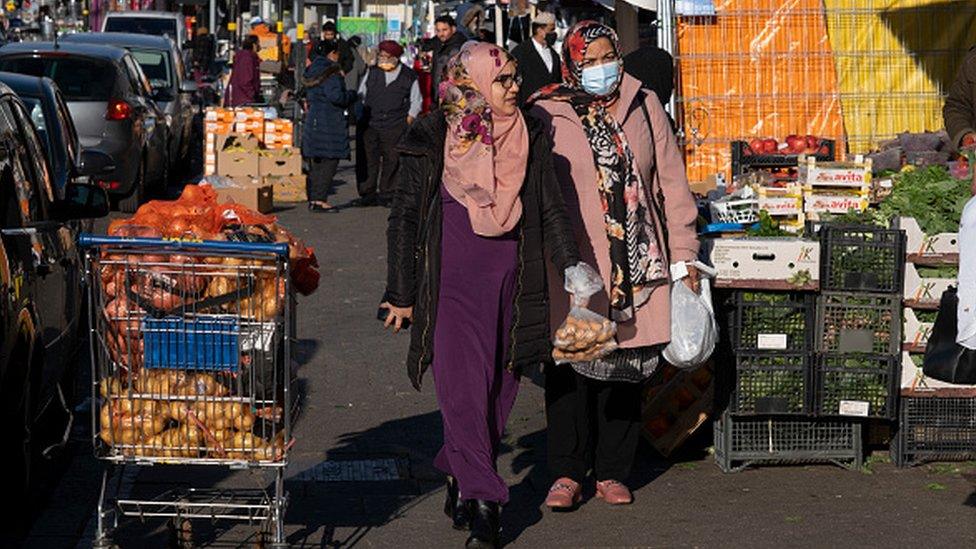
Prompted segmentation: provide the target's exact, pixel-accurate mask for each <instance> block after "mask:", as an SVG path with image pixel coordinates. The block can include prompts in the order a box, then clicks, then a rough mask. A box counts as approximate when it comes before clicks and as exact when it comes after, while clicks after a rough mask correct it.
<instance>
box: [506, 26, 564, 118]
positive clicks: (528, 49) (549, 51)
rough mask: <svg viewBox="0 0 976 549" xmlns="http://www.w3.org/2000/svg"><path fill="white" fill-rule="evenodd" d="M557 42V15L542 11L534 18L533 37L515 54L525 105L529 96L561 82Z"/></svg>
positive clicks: (517, 48) (515, 50)
mask: <svg viewBox="0 0 976 549" xmlns="http://www.w3.org/2000/svg"><path fill="white" fill-rule="evenodd" d="M555 43H556V16H555V15H553V14H551V13H549V12H545V11H540V12H539V13H537V14H536V16H535V19H533V20H532V38H530V39H529V40H525V41H524V42H522V43H521V44H519V45H518V46H515V49H514V50H512V55H513V56H515V59H518V70H519V75H521V76H522V85H521V86H520V87H519V104H520V105H524V104H525V103H526V101H528V99H529V97H530V96H531V95H532V94H533V93H535V92H537V91H539V90H540V89H541V88H542V87H544V86H548V85H549V84H558V83H559V82H562V79H563V76H562V65H561V64H560V62H559V54H558V53H556V50H554V49H553V48H552V46H553V44H555Z"/></svg>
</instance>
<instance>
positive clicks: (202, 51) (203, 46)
mask: <svg viewBox="0 0 976 549" xmlns="http://www.w3.org/2000/svg"><path fill="white" fill-rule="evenodd" d="M192 48H193V70H194V71H198V72H199V73H200V74H201V75H208V74H210V69H211V67H212V65H213V62H214V59H215V58H216V55H217V42H216V41H215V40H214V37H213V35H212V34H210V32H209V31H208V30H207V27H199V28H198V29H197V30H196V33H194V35H193V42H192Z"/></svg>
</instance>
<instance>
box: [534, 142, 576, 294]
mask: <svg viewBox="0 0 976 549" xmlns="http://www.w3.org/2000/svg"><path fill="white" fill-rule="evenodd" d="M539 140H540V143H539V146H537V150H538V153H537V154H539V156H540V158H539V161H540V162H542V167H541V171H542V188H541V189H540V193H541V199H542V234H543V240H544V241H545V246H546V249H547V251H548V252H549V259H550V260H551V261H552V264H553V265H555V266H556V268H558V269H559V276H562V274H563V271H565V270H566V268H567V267H572V266H573V265H576V264H577V263H579V262H580V253H579V246H578V245H577V244H576V237H575V235H574V234H573V226H572V224H571V223H570V221H569V215H568V214H567V213H566V203H565V201H564V200H563V193H562V189H561V188H560V186H559V181H558V180H557V179H556V169H555V167H554V166H553V163H552V142H551V141H550V140H549V136H546V135H543V136H540V137H539Z"/></svg>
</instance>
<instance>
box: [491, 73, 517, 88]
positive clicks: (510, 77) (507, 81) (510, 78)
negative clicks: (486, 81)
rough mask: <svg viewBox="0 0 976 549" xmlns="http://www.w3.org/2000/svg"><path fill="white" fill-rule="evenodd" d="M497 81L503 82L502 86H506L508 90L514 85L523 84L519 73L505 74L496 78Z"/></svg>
mask: <svg viewBox="0 0 976 549" xmlns="http://www.w3.org/2000/svg"><path fill="white" fill-rule="evenodd" d="M495 82H498V83H499V84H501V85H502V87H503V88H505V89H506V90H510V89H512V86H513V85H515V86H521V85H522V76H521V75H519V74H503V75H501V76H499V77H498V78H496V79H495Z"/></svg>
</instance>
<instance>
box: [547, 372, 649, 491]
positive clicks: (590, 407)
mask: <svg viewBox="0 0 976 549" xmlns="http://www.w3.org/2000/svg"><path fill="white" fill-rule="evenodd" d="M642 387H643V384H641V383H626V382H622V381H598V380H595V379H590V378H588V377H584V376H581V375H579V374H577V373H576V372H575V371H573V369H572V368H571V367H570V366H569V365H557V366H549V367H547V368H546V419H547V422H548V430H547V434H546V437H547V441H548V452H549V471H550V473H552V475H553V478H560V477H569V478H571V479H573V480H575V481H576V482H582V481H583V479H584V478H586V473H587V471H589V470H590V469H592V470H593V474H594V476H595V477H596V480H598V481H603V480H616V481H620V482H623V481H625V480H626V479H627V477H628V476H629V475H630V469H631V466H632V465H633V463H634V454H635V453H636V452H637V439H638V437H639V436H640V422H641V388H642Z"/></svg>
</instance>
